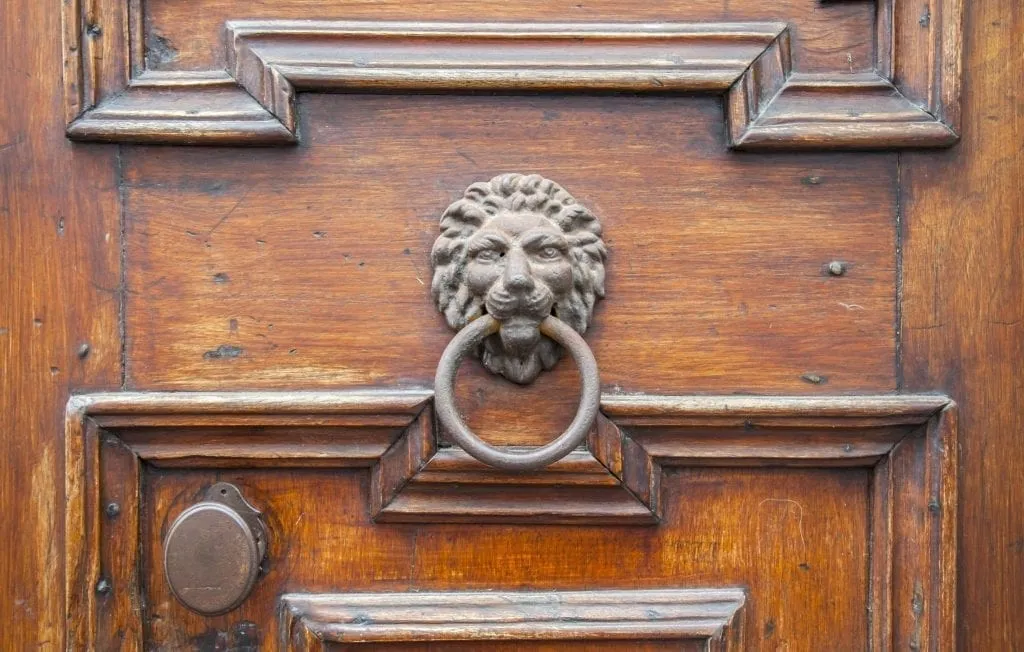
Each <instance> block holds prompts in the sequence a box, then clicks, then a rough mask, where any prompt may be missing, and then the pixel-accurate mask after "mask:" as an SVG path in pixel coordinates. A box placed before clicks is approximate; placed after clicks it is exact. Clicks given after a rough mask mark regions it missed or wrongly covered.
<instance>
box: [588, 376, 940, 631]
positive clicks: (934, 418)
mask: <svg viewBox="0 0 1024 652" xmlns="http://www.w3.org/2000/svg"><path fill="white" fill-rule="evenodd" d="M602 407H603V409H604V411H605V413H606V414H608V415H609V416H610V417H611V419H612V421H610V422H609V423H608V424H607V425H606V426H605V427H603V428H600V429H599V430H598V432H597V434H596V436H595V437H593V438H592V439H591V442H590V447H591V450H592V451H594V454H595V456H596V457H597V458H598V459H599V460H601V462H602V463H603V464H604V465H605V466H606V467H608V469H609V470H611V471H612V473H614V474H615V475H616V476H617V477H619V478H621V479H622V482H623V484H624V485H625V486H626V487H628V488H629V489H630V491H631V492H632V493H633V494H634V495H636V496H637V497H638V498H640V499H641V500H642V501H644V502H645V503H646V504H648V505H649V506H650V507H651V509H652V510H653V511H654V512H655V513H657V514H659V515H661V514H662V513H663V510H664V509H665V505H663V504H662V502H661V501H662V486H663V484H664V482H665V481H664V479H663V475H664V468H665V467H667V466H675V465H681V466H687V467H694V466H705V465H710V466H741V465H748V464H749V465H773V466H789V465H814V466H818V465H864V466H867V467H869V468H870V469H871V473H872V492H871V530H872V535H871V555H870V566H871V576H870V577H871V588H870V596H871V597H870V606H869V608H868V611H869V612H870V614H871V619H870V624H869V630H870V639H871V641H872V649H882V650H887V649H929V650H951V649H955V647H956V640H957V638H956V637H957V632H956V620H957V616H956V604H957V602H956V559H957V509H956V506H957V505H958V465H957V460H958V455H959V439H958V435H957V419H956V411H955V406H954V405H953V404H952V403H951V402H950V401H949V399H947V398H945V397H942V396H906V397H898V396H888V397H860V398H829V399H822V398H817V399H816V398H805V397H800V398H792V399H775V400H772V401H766V400H763V399H756V398H735V397H729V398H707V397H653V396H648V397H607V398H606V399H605V401H603V405H602ZM709 417H710V419H709ZM705 420H714V421H713V422H714V423H715V424H716V426H715V427H714V428H713V429H712V428H710V427H709V425H710V424H708V423H706V422H705ZM823 420H827V425H825V423H824V422H823ZM730 427H731V429H732V430H731V431H730V430H729V428H730ZM851 429H855V430H851Z"/></svg>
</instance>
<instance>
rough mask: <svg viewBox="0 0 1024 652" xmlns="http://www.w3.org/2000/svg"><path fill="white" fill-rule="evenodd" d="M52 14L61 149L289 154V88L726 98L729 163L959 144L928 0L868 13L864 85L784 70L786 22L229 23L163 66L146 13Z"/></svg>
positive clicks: (99, 0) (951, 13)
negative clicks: (755, 155) (174, 147)
mask: <svg viewBox="0 0 1024 652" xmlns="http://www.w3.org/2000/svg"><path fill="white" fill-rule="evenodd" d="M757 6H758V7H760V6H761V5H759V4H758V5H757ZM63 7H64V10H63V13H62V22H63V24H64V41H65V51H64V57H65V67H66V74H65V84H64V86H65V93H66V107H65V109H66V116H67V119H68V121H69V125H68V135H69V136H70V137H72V138H75V139H78V140H84V141H115V142H157V143H176V144H189V145H191V144H235V145H286V144H290V143H294V142H296V141H297V140H298V139H299V134H298V132H297V130H296V107H295V97H296V94H297V93H298V92H299V91H355V90H362V91H371V92H381V91H383V92H399V91H401V92H437V91H453V92H462V93H479V92H485V91H499V92H529V91H550V92H560V93H593V92H602V91H604V92H608V91H617V92H630V93H673V92H715V91H717V92H722V91H725V90H726V89H728V90H727V91H726V98H727V99H726V102H725V106H724V108H725V109H726V117H727V122H728V125H729V127H728V134H729V145H730V146H731V147H734V148H737V149H746V150H754V149H837V148H856V149H865V148H876V149H877V148H901V147H945V146H948V145H951V144H953V143H954V142H956V140H957V138H958V134H957V131H958V129H959V115H960V113H959V106H960V95H959V94H960V70H961V66H960V55H961V45H962V31H961V22H962V21H961V19H962V10H963V2H962V0H928V1H927V2H925V3H924V4H923V6H922V7H921V15H920V17H916V16H915V15H911V13H909V12H907V11H906V7H905V5H903V4H900V5H899V6H896V5H895V4H894V2H893V0H880V1H879V2H878V5H877V8H876V11H875V12H874V14H873V17H872V21H871V22H872V25H871V29H870V30H869V31H870V33H871V34H872V36H873V43H872V47H871V48H870V52H871V59H872V60H871V64H870V65H869V66H868V68H869V71H867V72H864V71H859V70H858V69H857V68H855V65H854V62H853V54H852V53H851V52H850V51H847V52H845V54H846V58H847V64H848V65H847V66H842V67H840V68H839V69H833V70H830V71H829V72H811V73H807V72H803V71H801V70H800V69H799V67H798V68H796V69H794V59H795V58H799V54H794V52H793V43H794V37H795V36H797V34H796V33H795V32H794V29H793V28H792V27H791V25H790V23H791V22H792V21H791V19H785V18H782V19H779V18H776V19H774V20H773V21H770V22H765V21H761V22H750V21H741V22H731V23H723V22H716V20H715V19H714V18H713V17H708V18H705V19H704V20H703V21H699V22H692V23H686V22H678V21H671V22H668V21H665V22H657V23H652V22H647V23H642V22H637V21H636V20H635V17H633V18H634V19H633V20H631V21H624V22H623V21H620V22H615V23H612V22H607V21H606V22H595V21H594V20H589V21H588V20H573V21H571V22H564V21H563V22H557V23H554V22H548V23H544V22H538V21H521V20H520V21H511V22H510V21H506V22H496V21H494V20H493V19H492V20H486V19H483V20H482V19H481V18H480V16H481V15H482V14H484V13H485V12H482V11H478V12H477V20H475V21H472V22H452V21H451V20H449V21H448V22H440V21H436V20H431V21H426V20H417V21H404V22H402V21H386V20H380V19H378V20H374V21H351V20H347V21H337V20H335V21H329V20H309V19H308V15H303V20H287V19H280V18H278V19H275V20H251V19H249V20H247V19H245V18H237V17H235V18H232V19H230V20H227V21H226V22H225V23H224V30H223V40H224V44H225V45H224V50H223V56H224V59H225V61H223V62H222V63H215V64H213V65H212V68H210V69H206V70H163V69H160V68H161V67H162V63H166V62H167V61H168V60H173V59H174V58H175V56H176V53H175V49H174V46H173V44H172V43H171V42H170V41H169V40H168V39H167V38H166V37H165V36H161V35H159V34H153V33H152V30H151V26H152V21H151V20H150V17H149V16H147V15H146V13H145V6H144V5H143V3H141V2H134V3H128V4H127V5H125V4H122V3H119V2H118V1H117V0H94V1H92V2H83V0H69V1H68V2H66V3H65V4H64V5H63ZM582 7H583V5H582V4H581V5H579V6H578V7H577V8H582ZM246 8H247V9H251V7H249V6H248V5H246ZM829 8H832V7H829ZM477 9H483V8H482V7H477ZM707 9H708V10H709V11H710V13H711V16H714V15H716V12H715V11H714V7H707ZM725 9H726V11H725V13H733V12H731V11H729V10H728V7H726V8H725ZM815 9H816V10H817V11H816V12H815V13H816V14H818V15H820V14H823V13H825V12H826V8H825V6H822V5H818V6H816V7H815ZM438 13H445V12H438ZM801 15H802V14H801ZM840 19H842V17H840ZM195 20H196V14H195V9H194V7H193V8H191V9H190V13H189V18H188V23H189V24H190V25H192V24H194V22H195ZM786 20H789V22H784V21H786ZM841 31H842V28H841V27H840V26H839V25H837V26H835V29H833V30H831V31H830V32H829V37H830V38H834V37H835V36H836V35H837V34H839V33H840V32H841ZM105 32H106V33H108V36H107V37H104V33H105ZM147 32H148V36H147ZM670 34H671V36H669V35H670ZM738 34H740V36H738ZM679 35H686V36H684V40H686V41H689V43H688V44H687V45H685V46H682V47H681V43H680V42H679V39H678V37H679ZM866 42H870V40H869V41H866ZM211 45H212V43H211V44H207V46H206V47H205V48H204V51H208V50H209V48H210V46H211ZM833 48H834V50H833V52H837V51H841V50H842V49H843V48H842V46H833ZM797 63H798V62H797ZM225 70H226V72H225Z"/></svg>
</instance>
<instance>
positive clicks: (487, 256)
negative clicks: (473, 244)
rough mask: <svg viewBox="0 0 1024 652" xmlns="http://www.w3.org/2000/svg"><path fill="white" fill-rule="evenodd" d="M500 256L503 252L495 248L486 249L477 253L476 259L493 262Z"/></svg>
mask: <svg viewBox="0 0 1024 652" xmlns="http://www.w3.org/2000/svg"><path fill="white" fill-rule="evenodd" d="M499 258H501V254H500V253H499V252H497V251H495V250H494V249H484V250H483V251H478V252H477V254H476V259H477V260H479V261H480V262H484V263H493V262H494V261H496V260H498V259H499Z"/></svg>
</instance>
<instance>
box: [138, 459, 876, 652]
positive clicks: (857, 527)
mask: <svg viewBox="0 0 1024 652" xmlns="http://www.w3.org/2000/svg"><path fill="white" fill-rule="evenodd" d="M355 473H358V472H351V473H340V474H339V473H337V472H322V471H293V472H276V471H258V472H252V471H228V472H221V473H217V474H214V473H211V472H204V471H180V470H175V471H173V472H162V471H156V472H154V473H153V474H151V475H149V476H148V477H149V481H148V482H147V483H146V489H145V491H144V496H143V500H144V501H145V502H146V504H148V505H150V506H151V509H152V511H153V513H158V514H166V515H167V518H168V519H171V520H173V518H174V516H175V515H176V514H177V513H179V512H180V511H181V510H182V509H184V508H185V507H187V506H188V505H189V504H191V503H190V501H191V500H192V499H193V497H194V494H193V488H194V487H199V486H202V485H203V484H205V483H207V482H209V481H211V480H212V478H213V477H218V478H219V479H220V480H227V481H231V482H234V483H236V484H237V485H238V486H239V487H241V488H242V489H243V492H244V493H245V494H246V495H247V496H249V497H251V499H252V500H253V501H254V502H255V503H258V505H259V506H260V508H261V509H265V511H266V513H267V514H271V515H273V516H271V517H270V518H271V519H272V520H271V521H270V527H271V529H272V531H273V532H274V536H273V537H272V539H271V550H270V552H269V555H270V556H269V559H272V560H276V561H275V562H274V563H272V564H270V567H269V573H268V575H267V576H266V577H264V578H262V579H261V580H260V583H259V584H258V585H257V587H256V589H255V590H254V592H253V594H252V595H251V596H250V598H249V600H248V601H247V602H246V603H245V604H244V605H243V606H242V607H241V608H240V610H238V611H236V612H233V613H232V614H228V615H226V616H221V617H217V618H212V619H203V618H200V617H198V616H196V615H194V614H191V613H189V612H187V611H186V610H185V609H184V608H183V607H181V605H180V604H178V603H177V602H176V601H175V600H174V598H173V597H171V595H170V593H169V592H168V590H167V588H166V583H165V582H163V580H162V578H161V573H162V572H163V570H162V567H161V562H160V561H159V560H158V559H156V557H154V555H157V553H158V551H159V540H160V538H161V537H162V533H163V528H165V527H166V526H167V525H169V523H170V520H167V521H166V522H165V521H164V520H163V519H150V520H148V521H147V523H146V524H144V534H143V537H144V544H143V551H144V552H143V554H145V555H147V556H148V557H150V558H152V559H154V563H153V564H152V565H151V566H149V567H148V568H147V577H146V578H145V580H144V581H145V585H146V586H147V587H149V589H148V591H149V598H148V600H147V604H148V605H150V608H149V620H148V622H147V630H146V633H147V636H148V640H150V641H152V642H153V646H154V647H155V648H157V649H179V648H181V647H182V646H188V645H190V644H192V641H194V640H196V639H200V638H201V637H202V636H204V635H210V633H211V632H216V631H223V632H226V633H230V632H231V631H232V629H233V628H234V627H235V625H236V623H239V622H242V621H249V622H254V623H258V631H259V637H260V639H261V640H264V639H268V640H275V639H274V637H275V636H276V634H277V630H276V627H277V624H276V623H277V619H276V613H277V612H276V609H277V596H278V595H279V594H280V593H283V592H288V591H295V590H301V591H304V592H313V593H331V592H356V591H373V592H381V591H409V590H416V589H418V590H494V589H503V590H551V589H561V590H572V589H576V590H579V589H588V590H589V589H600V588H630V589H632V588H637V589H639V588H664V587H679V586H684V587H720V586H744V587H747V589H748V591H749V595H752V596H757V599H756V600H755V599H751V600H750V602H749V603H748V606H746V607H744V609H743V610H742V612H741V614H740V617H741V619H742V626H743V628H744V631H745V632H746V634H745V635H746V637H747V645H746V647H743V648H741V649H751V650H759V649H760V650H775V649H778V647H779V645H780V644H784V643H785V642H786V641H793V642H794V643H795V642H796V641H800V643H801V644H802V645H803V644H807V645H808V647H810V648H811V649H816V648H828V647H829V645H830V642H832V641H834V640H843V641H848V642H849V644H850V649H863V648H864V647H865V646H866V635H867V631H868V625H867V611H866V609H865V608H864V605H865V601H866V599H867V566H866V560H867V541H868V527H869V526H868V519H867V514H868V494H869V490H868V487H869V483H868V479H867V472H866V471H865V470H862V469H844V470H838V471H837V470H790V469H786V470H772V469H728V470H723V469H704V470H698V469H692V470H680V471H678V472H676V473H673V474H672V475H671V476H670V478H669V479H668V480H667V481H666V483H665V491H666V505H669V506H670V507H669V509H668V511H667V513H666V516H665V525H664V526H663V527H659V528H649V527H641V528H616V529H615V530H613V531H609V530H608V528H606V527H600V526H590V527H587V526H547V527H544V528H542V529H537V528H529V527H522V526H497V525H477V526H473V527H466V526H459V525H451V526H443V525H440V526H439V525H434V526H429V525H379V524H378V525H373V524H371V523H370V522H369V518H368V514H367V512H366V511H363V510H353V509H346V508H345V507H344V506H351V505H365V504H366V502H365V500H366V497H365V494H364V492H365V491H366V483H365V481H361V480H360V478H359V476H358V475H355ZM854 586H856V587H858V589H857V590H852V589H851V587H854ZM810 621H813V622H814V623H816V627H815V628H813V630H812V629H809V628H807V627H806V623H807V622H810ZM751 633H752V635H753V638H751ZM214 635H215V634H214Z"/></svg>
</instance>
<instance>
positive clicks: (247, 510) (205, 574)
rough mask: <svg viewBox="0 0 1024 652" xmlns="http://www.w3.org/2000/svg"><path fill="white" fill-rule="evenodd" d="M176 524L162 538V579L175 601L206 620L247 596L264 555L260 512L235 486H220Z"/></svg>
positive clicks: (265, 540) (228, 608) (218, 484)
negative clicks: (163, 576) (165, 578)
mask: <svg viewBox="0 0 1024 652" xmlns="http://www.w3.org/2000/svg"><path fill="white" fill-rule="evenodd" d="M204 498H205V499H204V500H203V501H202V502H200V503H196V504H195V505H193V506H191V507H189V508H188V509H186V510H185V511H184V512H182V513H181V514H180V515H179V516H178V518H176V519H174V522H173V523H172V524H171V527H170V528H169V529H168V531H167V536H166V537H165V538H164V574H165V576H166V577H167V583H168V584H169V585H170V587H171V592H172V593H173V594H174V596H175V597H176V598H177V599H178V600H179V601H180V602H181V603H182V604H184V605H185V606H186V607H188V608H189V609H191V610H193V611H196V612H198V613H200V614H203V615H204V616H214V615H217V614H222V613H224V612H227V611H231V610H232V609H234V608H235V607H237V606H238V605H239V604H241V603H242V601H243V600H245V598H246V597H247V596H248V595H249V592H250V591H252V587H253V585H254V584H255V583H256V579H257V577H258V576H259V573H260V564H261V563H262V562H263V557H264V555H265V554H266V550H267V529H266V526H265V525H264V524H263V521H262V519H261V518H260V512H259V511H258V510H257V509H256V508H254V507H253V506H252V505H250V504H249V503H248V502H247V501H246V500H245V498H243V497H242V494H241V492H240V491H239V490H238V488H237V487H235V486H234V485H233V484H229V483H227V482H218V483H217V484H215V485H213V486H212V487H210V488H209V489H208V490H207V491H206V495H205V497H204Z"/></svg>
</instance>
